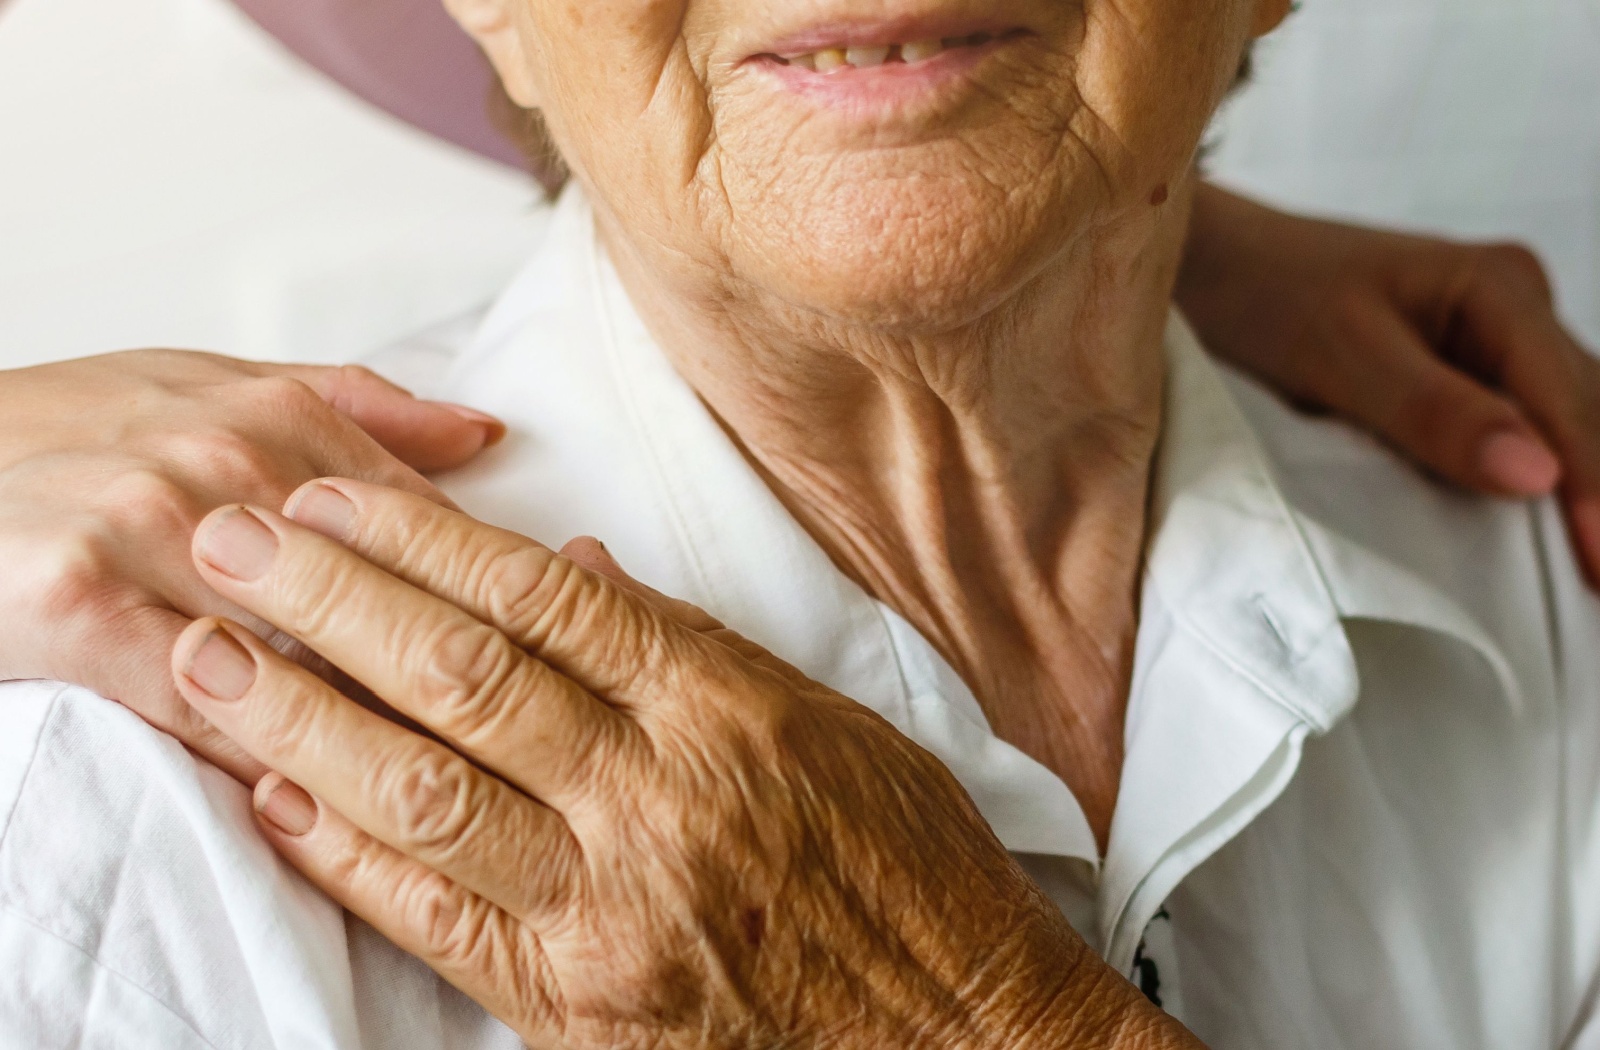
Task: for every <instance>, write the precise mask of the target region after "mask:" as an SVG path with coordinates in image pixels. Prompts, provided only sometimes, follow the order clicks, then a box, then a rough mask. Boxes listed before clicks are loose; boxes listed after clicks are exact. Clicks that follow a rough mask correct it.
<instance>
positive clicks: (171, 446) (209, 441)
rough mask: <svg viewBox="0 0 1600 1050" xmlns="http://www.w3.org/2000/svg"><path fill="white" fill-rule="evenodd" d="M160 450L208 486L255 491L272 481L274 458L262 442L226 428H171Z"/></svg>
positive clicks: (273, 478) (231, 490) (274, 473)
mask: <svg viewBox="0 0 1600 1050" xmlns="http://www.w3.org/2000/svg"><path fill="white" fill-rule="evenodd" d="M160 451H161V452H162V454H163V456H164V457H165V458H167V459H168V460H170V461H171V462H173V463H176V464H181V465H182V466H183V467H184V468H185V470H186V471H188V472H190V474H191V475H192V476H193V477H194V478H195V479H196V480H197V481H199V482H200V483H202V484H204V485H206V486H207V487H208V488H217V489H226V490H227V491H230V492H249V493H254V492H256V491H258V490H259V489H260V488H261V487H262V486H263V485H265V484H269V483H271V482H273V481H274V480H275V475H276V471H275V470H274V462H273V457H272V455H271V454H270V453H269V452H268V451H267V450H266V449H265V448H263V447H262V445H261V443H260V442H258V441H252V440H251V439H249V438H247V437H245V436H244V435H243V434H240V433H238V432H237V431H234V430H230V429H227V428H226V427H220V426H211V427H197V428H192V429H182V430H174V431H172V432H170V433H168V434H167V435H165V437H164V438H163V441H162V447H161V450H160Z"/></svg>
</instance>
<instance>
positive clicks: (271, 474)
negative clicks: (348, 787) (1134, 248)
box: [0, 189, 1600, 778]
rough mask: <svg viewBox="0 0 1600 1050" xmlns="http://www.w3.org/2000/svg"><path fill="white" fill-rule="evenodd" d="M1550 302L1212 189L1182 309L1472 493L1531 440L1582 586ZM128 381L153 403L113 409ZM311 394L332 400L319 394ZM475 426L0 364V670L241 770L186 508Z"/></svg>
mask: <svg viewBox="0 0 1600 1050" xmlns="http://www.w3.org/2000/svg"><path fill="white" fill-rule="evenodd" d="M1548 288H1549V282H1548V280H1547V279H1546V278H1545V277H1544V273H1543V269H1542V268H1541V267H1539V265H1538V262H1537V260H1536V259H1535V258H1533V257H1532V256H1531V255H1530V254H1529V253H1527V251H1526V250H1525V249H1519V248H1516V247H1513V246H1494V245H1479V244H1454V243H1450V242H1446V241H1440V240H1436V239H1432V238H1423V237H1399V236H1395V235H1393V234H1389V233H1385V232H1381V231H1377V230H1368V229H1362V228H1359V227H1350V226H1338V225H1335V224H1329V223H1321V222H1314V221H1311V220H1306V219H1302V218H1299V217H1297V216H1293V215H1287V214H1284V213H1282V212H1276V211H1272V210H1270V209H1267V208H1263V207H1261V206H1260V205H1256V204H1253V203H1251V202H1248V201H1241V200H1239V199H1238V198H1233V197H1231V196H1230V195H1228V194H1226V193H1224V192H1223V191H1220V190H1214V189H1204V190H1202V192H1201V194H1200V195H1199V197H1198V198H1197V201H1196V208H1195V225H1194V227H1193V228H1192V230H1191V234H1190V247H1189V252H1188V255H1187V257H1186V259H1185V262H1184V268H1183V270H1182V272H1181V275H1180V280H1179V283H1178V299H1179V302H1180V304H1181V305H1182V306H1183V307H1184V309H1185V310H1186V311H1187V312H1188V314H1189V316H1190V318H1191V320H1193V322H1194V323H1195V326H1196V327H1197V329H1198V330H1199V332H1200V335H1201V338H1202V339H1203V340H1204V342H1205V343H1206V345H1207V346H1208V347H1210V348H1211V350H1212V351H1213V352H1215V353H1217V354H1218V355H1219V356H1221V357H1223V358H1224V359H1227V360H1230V361H1232V362H1233V363H1234V364H1236V365H1238V366H1239V367H1241V368H1245V369H1247V370H1249V371H1252V372H1254V373H1255V374H1256V375H1257V376H1258V377H1259V378H1260V379H1262V380H1263V381H1265V382H1268V383H1271V384H1273V385H1274V386H1276V387H1277V388H1278V389H1280V390H1281V391H1283V392H1284V393H1286V394H1287V395H1288V396H1291V397H1293V398H1296V399H1297V400H1299V401H1301V402H1302V403H1306V404H1309V405H1313V406H1317V407H1321V408H1325V409H1327V410H1329V411H1332V412H1336V413H1339V414H1341V415H1344V416H1345V417H1347V418H1349V419H1351V420H1353V421H1355V422H1358V423H1360V424H1362V425H1364V426H1366V427H1368V428H1370V429H1371V430H1372V431H1373V432H1374V433H1376V434H1378V435H1379V436H1381V437H1383V438H1384V439H1385V440H1387V441H1389V442H1390V443H1391V444H1392V445H1394V446H1395V448H1396V449H1398V450H1399V451H1400V452H1402V453H1403V454H1405V455H1407V456H1409V457H1411V458H1412V459H1413V460H1415V461H1416V462H1418V463H1420V464H1422V465H1424V466H1426V467H1428V468H1430V469H1432V470H1434V471H1436V472H1438V473H1439V474H1440V475H1442V476H1444V477H1446V478H1448V479H1449V480H1451V481H1453V482H1455V483H1456V484H1458V485H1461V486H1463V487H1465V488H1468V489H1471V490H1475V491H1479V492H1483V493H1486V494H1489V495H1506V494H1512V495H1522V494H1532V495H1543V494H1544V493H1545V491H1548V488H1549V487H1551V486H1546V487H1544V488H1540V487H1539V486H1538V485H1536V484H1530V483H1529V479H1528V478H1526V477H1519V478H1511V479H1502V478H1499V477H1497V476H1494V475H1492V474H1490V473H1488V472H1486V471H1485V469H1484V468H1483V466H1482V464H1481V462H1480V457H1479V452H1480V449H1481V444H1482V439H1483V437H1484V436H1485V435H1487V434H1491V433H1494V432H1497V431H1499V430H1502V429H1504V428H1506V427H1512V428H1514V429H1517V430H1518V431H1519V432H1531V438H1530V440H1542V441H1543V442H1544V443H1545V444H1546V445H1548V446H1549V447H1550V448H1551V449H1553V450H1554V453H1559V457H1560V466H1559V470H1560V473H1561V475H1562V478H1561V494H1562V499H1563V504H1564V506H1565V508H1566V510H1567V514H1568V519H1569V522H1570V523H1571V525H1572V531H1573V538H1574V541H1575V543H1576V545H1577V549H1578V551H1579V553H1580V555H1581V557H1582V559H1583V564H1584V565H1585V567H1586V569H1587V570H1588V572H1589V575H1590V579H1591V581H1594V580H1596V579H1600V511H1597V510H1591V509H1587V508H1590V507H1593V506H1595V505H1596V503H1597V502H1600V498H1597V496H1596V493H1600V366H1597V365H1596V364H1595V363H1594V362H1593V361H1592V359H1591V358H1589V356H1588V355H1587V354H1586V353H1584V351H1583V349H1582V348H1581V347H1579V346H1578V345H1577V344H1576V342H1575V341H1574V340H1573V338H1572V337H1571V335H1569V334H1568V333H1567V332H1566V331H1565V330H1564V329H1563V328H1562V326H1561V324H1560V321H1559V320H1558V319H1557V317H1556V315H1555V311H1554V309H1553V306H1552V303H1551V299H1550V296H1549V292H1548ZM1401 290H1403V291H1404V292H1405V294H1404V295H1403V296H1402V295H1400V294H1398V293H1399V291H1401ZM1374 329H1376V330H1379V331H1384V332H1389V333H1393V335H1392V336H1391V337H1389V338H1373V337H1372V336H1371V335H1370V334H1369V333H1370V332H1371V331H1373V330H1374ZM1464 337H1465V338H1467V339H1468V340H1469V341H1467V342H1465V343H1463V342H1462V341H1461V340H1462V339H1463V338H1464ZM1463 345H1465V346H1470V347H1472V348H1475V352H1474V353H1472V354H1471V355H1463V354H1462V353H1460V352H1459V349H1460V348H1461V347H1462V346H1463ZM295 376H301V377H306V380H307V382H308V386H307V387H304V388H302V387H298V386H296V385H295V383H297V382H299V380H293V378H292V377H295ZM262 379H273V380H274V381H273V382H270V383H262V382H259V380H262ZM141 386H145V387H147V388H148V390H149V391H151V392H155V391H159V396H146V397H131V398H130V397H129V396H128V393H129V391H130V390H132V389H138V388H139V387H141ZM319 390H320V391H322V393H321V394H318V395H317V396H318V397H319V398H323V395H324V394H326V395H327V396H329V397H332V399H333V401H334V403H335V404H342V405H343V406H344V407H343V410H342V411H341V410H340V409H339V408H335V407H332V406H330V408H332V411H326V410H324V408H322V407H321V406H319V405H317V404H314V403H313V402H312V400H311V398H310V397H308V396H307V394H308V393H317V391H319ZM346 390H350V391H354V390H359V391H363V392H366V393H362V394H360V396H357V395H356V394H355V393H346V392H344V391H346ZM324 399H325V398H324ZM280 402H293V403H294V404H293V405H292V406H288V405H285V404H280ZM274 406H275V407H274ZM338 414H342V415H344V416H346V417H348V419H349V420H350V421H351V422H353V423H355V424H356V426H355V427H351V426H348V425H345V424H343V423H340V422H338V421H337V419H336V416H337V415H338ZM1530 421H1531V422H1530ZM362 427H365V428H367V429H361V428H362ZM487 429H488V436H487V437H486V436H485V430H486V425H484V424H479V423H474V422H472V421H471V420H464V419H462V418H461V417H460V416H458V415H456V414H455V412H453V411H450V410H438V411H435V410H433V409H432V408H430V407H429V406H426V405H423V404H421V403H418V402H415V401H414V400H413V399H411V398H409V397H407V396H405V395H404V394H402V393H400V392H398V391H393V390H392V388H389V387H387V386H386V385H384V384H381V383H377V382H374V381H372V380H370V378H369V377H368V376H366V375H365V374H364V373H363V372H361V371H360V370H349V369H332V370H327V369H315V368H310V367H309V366H306V367H301V368H292V369H273V368H266V367H263V366H259V365H255V364H251V363H248V362H241V361H235V360H230V359H227V358H222V357H218V356H214V355H209V354H190V353H182V352H175V351H163V350H144V351H133V352H127V353H120V354H110V355H106V356H103V357H96V358H87V359H83V360H79V361H68V362H62V363H60V364H54V365H45V366H40V367H38V368H28V369H20V370H16V371H9V372H4V373H0V561H3V563H4V564H6V565H7V566H9V567H10V568H9V569H8V571H7V572H5V573H3V574H0V605H3V606H4V608H6V609H7V610H8V619H9V621H10V622H11V623H12V624H13V625H14V626H13V627H12V628H11V629H10V630H9V631H8V632H7V633H6V635H5V636H4V637H3V638H0V679H10V678H26V677H33V676H44V677H52V678H57V679H61V680H64V681H70V682H74V683H77V684H80V685H86V686H88V687H90V688H92V689H94V690H96V691H97V692H99V693H102V694H103V695H106V696H110V697H113V698H116V699H119V700H122V701H123V702H125V703H127V704H128V705H129V706H131V707H132V708H133V709H134V710H135V711H137V712H139V713H140V714H141V715H143V716H144V717H145V718H147V719H148V720H149V721H151V722H152V723H153V724H155V725H157V726H158V727H159V728H162V729H164V730H166V731H168V732H171V733H174V734H175V735H177V736H178V737H180V738H181V739H183V740H184V741H185V742H186V743H188V744H190V745H191V746H193V747H196V748H197V749H199V750H200V751H201V752H202V753H204V754H206V755H207V756H208V757H210V758H212V759H213V760H214V761H219V762H221V763H222V764H223V765H225V766H226V767H227V768H229V769H231V770H233V771H235V772H239V773H249V775H250V776H251V777H252V778H253V776H254V775H255V773H256V772H258V770H257V769H256V767H255V766H254V764H253V763H249V762H248V760H245V759H244V758H243V756H242V755H240V754H239V753H238V752H237V749H235V748H233V747H231V746H230V745H229V744H228V743H227V742H226V741H224V740H222V739H221V738H219V737H218V736H217V735H216V734H215V733H213V732H212V731H211V730H210V727H209V726H207V725H206V724H205V723H204V722H203V721H201V720H199V719H197V718H195V717H194V714H193V711H192V709H190V708H189V707H188V705H186V704H183V703H182V702H181V701H180V699H179V698H178V696H177V694H176V692H175V691H174V690H173V688H172V683H171V680H170V676H169V675H168V673H167V655H168V653H169V652H170V649H171V642H172V639H173V638H174V637H176V635H177V632H179V631H181V630H182V629H183V627H184V625H185V623H186V622H187V618H191V617H196V616H204V615H208V614H220V613H228V612H230V610H228V609H227V607H226V606H225V605H224V604H223V603H221V601H220V599H218V598H217V597H216V595H215V594H214V593H213V592H212V591H211V590H210V589H209V588H207V587H205V586H204V585H203V584H202V583H201V582H200V580H199V578H198V577H197V576H196V575H195V572H194V569H193V567H192V565H191V564H190V561H189V557H188V540H187V537H188V536H189V535H190V533H191V532H192V530H193V527H194V525H195V524H196V523H197V522H198V520H199V518H200V516H201V515H203V514H204V513H206V512H207V511H209V510H211V509H213V508H215V507H217V506H221V505H222V504H224V503H231V502H239V501H246V502H259V503H262V504H265V505H269V506H275V505H278V503H279V502H280V501H281V500H282V499H284V498H285V497H286V496H287V494H288V493H289V492H291V491H293V489H294V488H295V486H297V485H298V484H300V483H301V482H303V481H306V480H309V479H310V478H312V477H315V476H319V475H322V474H340V475H346V476H354V477H359V478H363V479H364V480H368V481H380V482H385V483H388V484H397V485H402V486H415V485H417V484H419V483H420V482H419V481H418V479H417V478H416V477H415V476H414V473H413V472H417V471H420V472H423V473H426V472H429V471H432V470H437V469H443V468H447V467H450V466H453V465H455V464H457V463H459V462H462V461H464V460H465V459H467V458H469V457H470V456H471V455H473V454H474V453H475V452H476V450H477V449H479V448H480V447H481V446H482V445H483V444H484V443H485V442H486V441H488V440H491V439H492V438H493V437H494V436H495V435H497V434H498V429H497V428H496V427H494V426H493V425H487ZM369 431H370V433H369ZM132 435H144V436H143V437H132ZM374 442H376V444H377V446H378V449H375V448H374ZM385 452H387V453H388V454H387V455H386V454H385ZM363 465H364V466H365V467H366V469H358V468H359V467H362V466H363ZM1535 480H1536V479H1535ZM1552 485H1553V483H1552ZM234 614H235V615H237V612H236V611H234ZM247 622H248V621H247ZM262 629H263V630H265V628H264V626H263V627H262ZM241 762H243V763H244V764H243V765H241V764H240V763H241Z"/></svg>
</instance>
